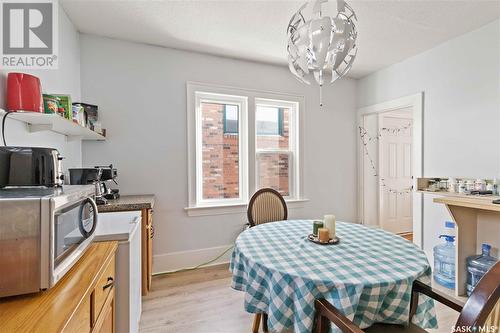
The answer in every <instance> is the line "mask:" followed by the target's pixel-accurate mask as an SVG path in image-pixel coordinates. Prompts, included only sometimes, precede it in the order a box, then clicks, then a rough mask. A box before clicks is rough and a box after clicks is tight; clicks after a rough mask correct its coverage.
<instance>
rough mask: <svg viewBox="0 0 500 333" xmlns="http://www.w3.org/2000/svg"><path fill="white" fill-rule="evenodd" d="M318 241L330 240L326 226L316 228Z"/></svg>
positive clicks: (325, 241)
mask: <svg viewBox="0 0 500 333" xmlns="http://www.w3.org/2000/svg"><path fill="white" fill-rule="evenodd" d="M318 235H319V241H320V242H322V243H327V242H328V241H329V240H330V234H329V231H328V229H327V228H319V229H318Z"/></svg>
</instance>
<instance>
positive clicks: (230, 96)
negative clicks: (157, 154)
mask: <svg viewBox="0 0 500 333" xmlns="http://www.w3.org/2000/svg"><path fill="white" fill-rule="evenodd" d="M187 92H188V109H187V112H188V146H189V155H188V156H189V158H188V159H189V161H188V164H189V208H188V210H189V209H191V208H193V209H195V208H203V207H220V206H228V205H230V206H234V205H236V206H237V205H244V204H246V203H247V202H248V199H249V197H250V196H251V195H252V194H253V193H254V192H255V191H256V190H258V189H259V188H262V187H271V188H273V189H276V190H277V191H279V192H280V193H281V194H282V195H283V196H284V197H285V199H287V200H291V199H300V198H302V194H301V192H300V190H301V188H302V187H301V177H300V170H301V168H300V164H301V163H300V162H301V157H300V154H299V152H300V151H299V147H300V142H299V128H300V126H299V125H300V121H299V110H300V107H303V105H304V100H303V98H302V97H298V96H291V95H280V94H270V93H266V92H258V91H253V90H245V89H232V88H226V87H217V86H210V85H204V84H197V83H188V89H187Z"/></svg>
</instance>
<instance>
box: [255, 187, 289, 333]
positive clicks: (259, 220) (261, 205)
mask: <svg viewBox="0 0 500 333" xmlns="http://www.w3.org/2000/svg"><path fill="white" fill-rule="evenodd" d="M247 217H248V223H249V225H250V227H254V226H256V225H259V224H263V223H268V222H275V221H282V220H286V219H287V218H288V208H287V206H286V202H285V199H283V196H282V195H281V194H280V193H279V192H278V191H276V190H274V189H272V188H263V189H260V190H258V191H257V192H255V194H254V195H253V196H252V198H251V199H250V202H249V204H248V209H247ZM261 318H262V329H263V330H264V332H267V331H268V328H267V314H266V313H256V314H255V317H254V319H253V325H252V333H258V332H259V326H260V321H261Z"/></svg>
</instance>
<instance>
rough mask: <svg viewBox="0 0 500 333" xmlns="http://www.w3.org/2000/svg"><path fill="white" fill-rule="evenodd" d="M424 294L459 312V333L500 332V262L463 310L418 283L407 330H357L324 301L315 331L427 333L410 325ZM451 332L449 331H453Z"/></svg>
mask: <svg viewBox="0 0 500 333" xmlns="http://www.w3.org/2000/svg"><path fill="white" fill-rule="evenodd" d="M419 293H422V294H424V295H427V296H429V297H431V298H433V299H435V300H436V301H438V302H440V303H442V304H444V305H446V306H448V307H450V308H452V309H453V310H455V311H458V312H460V315H459V317H458V320H457V323H456V324H455V327H456V328H461V330H455V331H456V332H465V331H464V328H467V327H470V328H473V327H476V330H475V331H474V330H472V331H471V332H482V331H481V330H479V327H483V326H484V327H492V326H493V327H496V328H495V329H494V330H491V329H490V330H484V332H498V330H499V328H500V301H499V299H500V261H499V262H497V263H496V264H495V265H494V266H493V267H492V268H491V269H490V270H489V271H488V272H487V273H486V274H485V275H484V276H483V278H482V279H481V280H480V281H479V283H478V284H477V286H476V287H475V288H474V291H473V292H472V294H471V296H470V297H469V299H468V300H467V302H466V303H465V305H464V306H463V307H462V305H460V304H458V303H457V302H456V301H454V300H452V299H449V298H448V297H447V296H446V295H445V294H443V293H441V292H440V291H437V290H435V289H433V288H431V287H430V286H428V285H426V284H424V283H422V282H420V281H415V282H414V283H413V286H412V296H411V305H410V320H409V322H410V323H409V325H408V326H403V325H391V324H375V325H373V326H371V327H369V328H367V329H365V330H364V331H363V330H361V329H360V328H359V327H358V326H356V325H355V324H354V323H353V322H352V321H351V320H349V319H348V318H347V317H345V316H344V315H343V314H342V313H341V312H340V311H339V310H338V309H337V308H335V307H334V306H333V305H332V304H330V303H329V302H328V301H326V300H325V299H320V300H316V301H315V304H314V305H315V308H316V315H315V323H316V327H315V330H314V332H316V333H325V332H327V331H328V330H329V327H330V322H333V323H334V324H335V325H336V326H337V327H338V328H339V329H340V330H341V331H342V332H344V333H363V332H366V333H379V332H380V333H382V332H383V333H422V332H426V331H425V330H424V329H422V328H420V327H419V326H417V325H415V324H412V323H411V318H412V316H413V315H414V314H415V311H416V309H417V304H418V294H419ZM451 330H452V328H451V327H450V331H451Z"/></svg>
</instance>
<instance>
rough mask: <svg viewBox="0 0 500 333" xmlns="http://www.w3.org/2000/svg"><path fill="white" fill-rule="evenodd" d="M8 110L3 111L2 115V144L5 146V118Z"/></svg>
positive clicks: (8, 112)
mask: <svg viewBox="0 0 500 333" xmlns="http://www.w3.org/2000/svg"><path fill="white" fill-rule="evenodd" d="M10 113H11V112H10V111H7V112H5V113H4V115H3V117H2V139H3V145H4V146H5V147H7V142H6V141H5V120H7V116H8V115H9V114H10Z"/></svg>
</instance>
